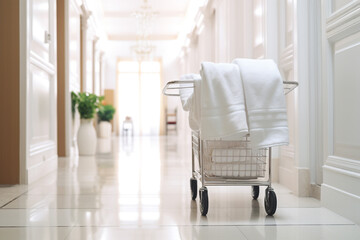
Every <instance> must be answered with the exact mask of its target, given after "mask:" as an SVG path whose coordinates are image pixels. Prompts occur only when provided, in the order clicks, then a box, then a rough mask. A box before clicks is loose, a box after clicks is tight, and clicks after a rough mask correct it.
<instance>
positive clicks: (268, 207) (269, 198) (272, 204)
mask: <svg viewBox="0 0 360 240" xmlns="http://www.w3.org/2000/svg"><path fill="white" fill-rule="evenodd" d="M264 205H265V211H266V213H267V214H268V215H269V216H272V215H274V213H275V212H276V207H277V199H276V194H275V192H274V190H272V189H269V187H268V188H266V190H265V198H264Z"/></svg>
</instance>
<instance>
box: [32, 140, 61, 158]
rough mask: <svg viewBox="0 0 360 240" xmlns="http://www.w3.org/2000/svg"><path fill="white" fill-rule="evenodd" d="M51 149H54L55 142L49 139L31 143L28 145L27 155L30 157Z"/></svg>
mask: <svg viewBox="0 0 360 240" xmlns="http://www.w3.org/2000/svg"><path fill="white" fill-rule="evenodd" d="M53 149H55V150H56V143H55V142H54V141H50V140H49V141H44V142H42V143H38V144H33V145H31V146H30V150H29V156H30V157H32V156H35V155H37V154H40V153H44V152H46V151H49V150H53Z"/></svg>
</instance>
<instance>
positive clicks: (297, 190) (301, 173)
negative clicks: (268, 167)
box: [279, 166, 311, 197]
mask: <svg viewBox="0 0 360 240" xmlns="http://www.w3.org/2000/svg"><path fill="white" fill-rule="evenodd" d="M279 183H280V184H282V185H284V186H285V187H287V188H289V189H290V190H291V191H292V192H293V193H294V194H295V195H296V196H299V197H309V196H310V193H311V186H310V170H309V169H308V168H292V169H288V168H285V167H281V166H279Z"/></svg>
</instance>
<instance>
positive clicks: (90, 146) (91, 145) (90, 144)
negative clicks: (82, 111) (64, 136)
mask: <svg viewBox="0 0 360 240" xmlns="http://www.w3.org/2000/svg"><path fill="white" fill-rule="evenodd" d="M77 142H78V148H79V155H95V153H96V131H95V128H94V126H93V123H92V119H81V123H80V128H79V131H78V134H77Z"/></svg>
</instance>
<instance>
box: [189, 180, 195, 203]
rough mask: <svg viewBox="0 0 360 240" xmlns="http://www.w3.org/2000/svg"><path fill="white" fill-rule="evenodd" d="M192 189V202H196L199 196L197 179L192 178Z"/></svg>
mask: <svg viewBox="0 0 360 240" xmlns="http://www.w3.org/2000/svg"><path fill="white" fill-rule="evenodd" d="M190 189H191V198H192V200H195V199H196V196H197V180H196V178H190Z"/></svg>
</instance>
